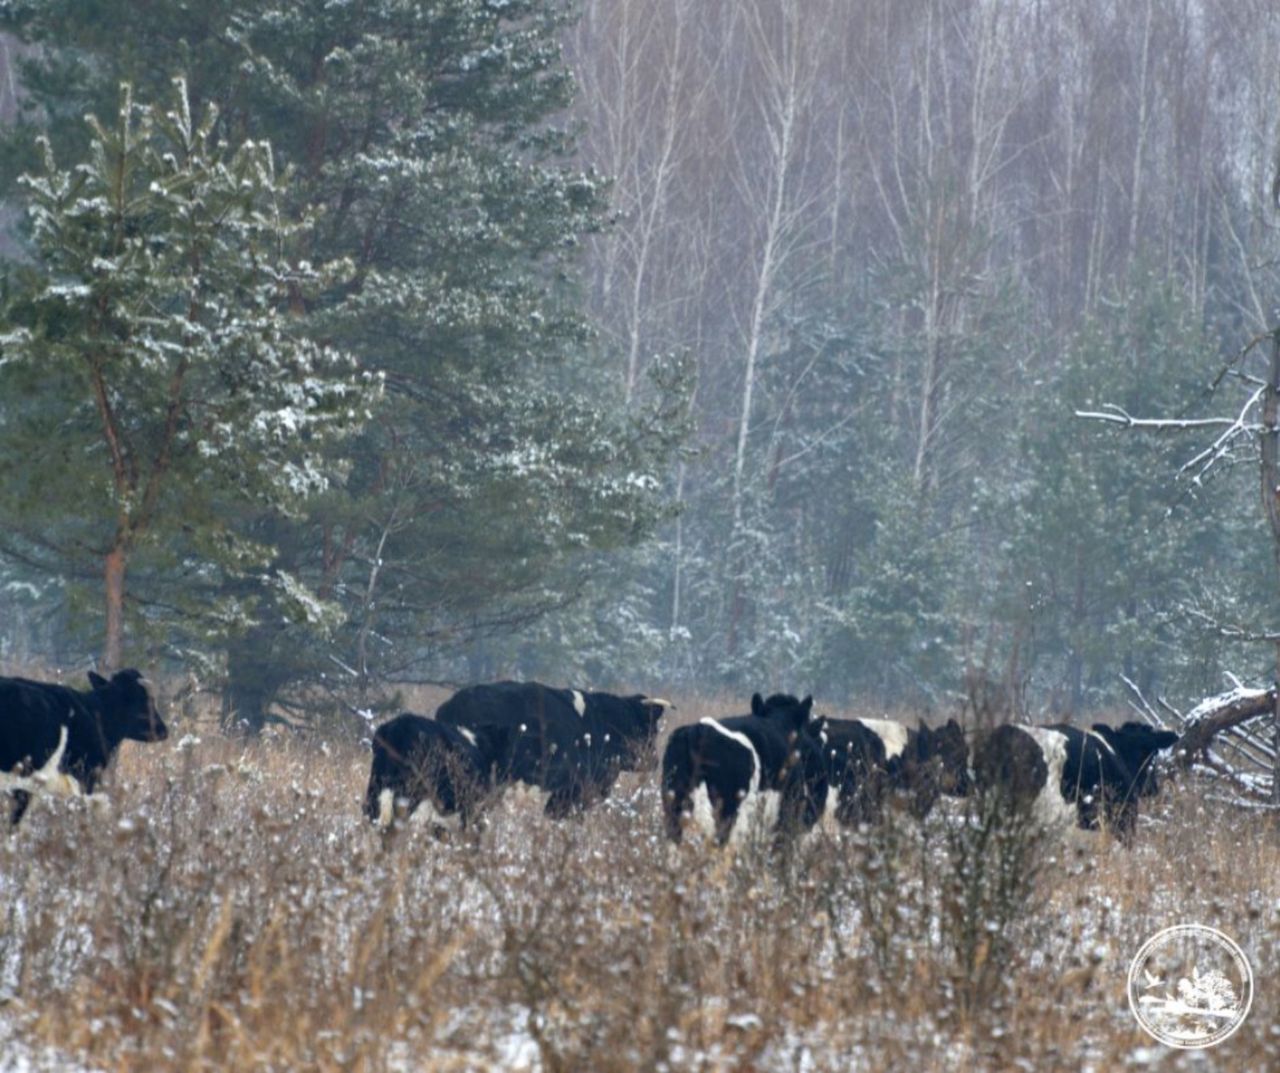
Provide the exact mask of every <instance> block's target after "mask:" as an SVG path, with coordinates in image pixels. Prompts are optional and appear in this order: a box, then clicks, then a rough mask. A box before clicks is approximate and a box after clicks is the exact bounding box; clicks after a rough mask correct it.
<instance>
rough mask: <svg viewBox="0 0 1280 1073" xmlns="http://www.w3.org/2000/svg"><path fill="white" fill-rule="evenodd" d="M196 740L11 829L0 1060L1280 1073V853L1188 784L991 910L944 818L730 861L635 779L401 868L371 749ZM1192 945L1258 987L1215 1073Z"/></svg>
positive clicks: (693, 709)
mask: <svg viewBox="0 0 1280 1073" xmlns="http://www.w3.org/2000/svg"><path fill="white" fill-rule="evenodd" d="M407 706H409V705H407ZM738 707H739V705H738V704H736V703H732V702H730V701H725V703H724V706H723V707H720V706H717V704H716V703H715V702H714V701H712V702H704V701H692V702H691V701H689V700H687V699H686V701H685V702H683V703H681V704H680V713H681V717H682V718H683V719H688V718H692V717H694V716H695V715H700V714H712V713H715V712H726V711H733V710H736V709H738ZM428 710H429V709H428ZM174 729H175V734H174V737H173V739H171V741H170V742H169V743H168V744H166V745H163V746H147V747H141V746H137V745H135V744H133V743H128V744H126V746H125V748H124V750H123V753H122V756H121V763H120V767H119V769H118V771H117V772H116V774H115V776H114V778H113V779H112V786H111V800H112V805H111V809H110V811H109V812H107V813H102V812H100V811H98V810H94V809H90V808H88V807H85V806H84V805H82V804H79V803H77V802H68V803H59V804H45V805H43V806H41V807H33V809H32V812H31V814H30V817H29V819H28V821H27V822H25V823H24V824H23V825H22V826H21V827H20V828H19V829H18V831H17V832H16V833H13V834H11V835H8V836H6V837H2V838H0V907H2V910H0V912H2V914H3V915H2V916H0V1069H4V1068H5V1060H4V1058H3V1055H4V1052H5V1048H6V1046H7V1045H12V1044H13V1043H14V1042H15V1041H18V1042H21V1044H22V1045H23V1046H24V1048H25V1051H24V1053H27V1054H36V1055H38V1054H39V1053H40V1052H41V1050H42V1049H43V1048H44V1047H52V1048H55V1049H56V1051H57V1053H58V1054H60V1055H61V1056H62V1059H61V1060H62V1061H69V1062H74V1063H76V1064H78V1065H79V1066H83V1067H85V1068H93V1069H99V1068H101V1069H106V1070H120V1071H132V1070H137V1071H144V1070H145V1071H148V1073H168V1071H171V1070H172V1071H177V1070H185V1071H200V1070H236V1071H237V1073H248V1071H259V1070H261V1071H267V1070H299V1071H305V1070H316V1071H337V1070H354V1071H360V1073H382V1071H386V1073H393V1071H394V1073H401V1071H403V1073H408V1071H414V1073H417V1071H420V1070H421V1071H428V1070H431V1071H434V1070H452V1069H486V1068H492V1069H516V1068H540V1069H543V1070H548V1071H557V1070H564V1071H587V1070H590V1071H598V1073H610V1071H614V1070H618V1071H621V1070H739V1069H770V1070H774V1069H779V1070H782V1069H796V1070H800V1069H803V1070H815V1071H816V1070H840V1071H850V1070H857V1071H861V1070H867V1071H881V1070H885V1071H888V1070H905V1069H909V1070H911V1071H912V1073H928V1071H932V1070H939V1071H942V1070H960V1069H963V1070H993V1071H994V1070H999V1071H1003V1070H1017V1069H1027V1070H1035V1071H1038V1073H1053V1071H1058V1070H1062V1071H1064V1073H1065V1071H1070V1073H1077V1071H1079V1070H1082V1069H1095V1070H1099V1071H1101V1070H1111V1069H1124V1068H1132V1067H1141V1066H1143V1065H1146V1064H1148V1063H1149V1064H1152V1065H1154V1066H1155V1067H1156V1068H1160V1069H1169V1070H1175V1069H1184V1068H1186V1069H1189V1068H1192V1067H1193V1066H1194V1067H1195V1068H1197V1069H1224V1070H1226V1069H1230V1070H1233V1071H1258V1073H1263V1071H1268V1070H1275V1069H1277V1068H1280V1030H1278V1029H1277V1028H1276V1027H1275V1026H1276V1025H1277V1022H1278V1021H1280V1016H1278V1015H1280V1000H1278V999H1277V993H1278V992H1277V984H1278V983H1280V980H1278V979H1277V976H1278V975H1280V974H1278V973H1277V966H1278V965H1280V890H1278V887H1280V883H1278V881H1280V838H1278V837H1277V835H1278V833H1280V832H1278V831H1277V829H1276V827H1275V825H1274V824H1273V823H1272V822H1271V821H1270V820H1268V819H1266V818H1262V817H1256V816H1252V815H1242V814H1240V813H1237V812H1231V811H1224V810H1223V809H1222V808H1219V807H1217V806H1211V805H1205V804H1203V803H1201V801H1200V800H1199V797H1198V792H1197V788H1196V787H1194V786H1191V785H1183V786H1179V787H1174V788H1173V789H1172V790H1171V791H1170V792H1169V793H1168V794H1166V796H1165V797H1163V798H1162V799H1161V800H1160V802H1159V803H1158V807H1157V808H1155V809H1149V810H1148V813H1149V815H1148V816H1147V817H1145V818H1144V820H1143V821H1142V826H1141V829H1140V830H1141V838H1140V842H1139V844H1138V846H1137V848H1135V849H1134V850H1132V851H1126V850H1124V849H1122V848H1120V847H1118V846H1112V845H1110V844H1108V843H1107V842H1105V841H1101V840H1097V839H1094V840H1092V841H1090V842H1088V843H1087V844H1086V845H1085V846H1084V848H1080V847H1079V846H1078V845H1077V844H1075V843H1067V844H1058V843H1055V842H1052V841H1045V842H1039V843H1035V844H1034V845H1032V846H1031V849H1032V850H1033V852H1032V854H1031V855H1030V857H1029V858H1025V859H1023V858H1019V859H1023V860H1025V861H1026V862H1029V863H1026V866H1025V873H1026V878H1027V882H1026V884H1025V885H1024V886H1023V888H1022V889H1019V890H1016V891H1013V892H1012V893H1006V894H1005V895H999V894H990V893H988V894H986V895H982V897H981V898H979V900H978V901H977V902H976V903H974V905H972V906H970V907H969V911H968V912H967V913H966V912H965V911H964V906H963V905H962V904H961V901H960V900H958V899H959V888H958V886H957V884H956V882H955V880H954V876H955V875H956V874H957V867H958V865H957V862H959V861H967V864H966V867H976V868H977V869H978V874H977V887H976V888H975V889H980V890H987V889H988V888H984V887H982V883H983V882H986V879H984V876H986V877H987V878H989V877H990V876H991V875H993V874H994V873H993V871H992V869H993V867H994V865H993V863H992V862H993V861H994V857H993V856H990V855H991V854H994V853H995V851H991V850H986V851H984V855H982V856H979V857H977V858H975V857H974V856H973V854H972V853H971V852H970V850H971V847H970V849H969V850H967V849H966V848H965V847H964V846H960V847H957V846H956V845H954V844H953V840H952V839H950V837H949V835H948V831H949V830H952V829H953V828H949V827H948V825H947V823H946V821H945V818H944V817H942V816H941V815H939V816H938V818H937V819H936V821H934V822H932V823H931V824H929V825H928V826H927V827H926V829H925V830H924V831H923V832H922V831H921V830H920V829H919V828H918V827H917V826H916V825H914V824H911V823H910V822H908V821H905V820H903V821H899V820H896V819H895V820H894V821H893V822H891V823H889V824H888V825H886V827H885V828H883V829H881V830H878V831H875V832H870V833H863V834H848V833H845V834H841V835H839V836H837V837H834V838H830V837H826V836H822V837H819V838H816V839H814V840H813V841H812V842H811V843H809V844H808V845H806V846H805V847H803V848H802V849H800V850H799V851H798V852H796V853H795V854H794V855H793V856H792V858H791V859H789V860H784V861H777V860H769V859H766V858H764V857H763V856H756V855H752V854H749V853H743V854H741V855H740V856H739V857H738V858H736V859H731V858H728V857H724V856H717V855H713V854H709V853H705V852H702V853H700V852H698V851H697V850H696V849H694V848H691V847H684V848H682V849H681V850H680V851H679V852H675V851H672V850H670V849H669V848H668V847H667V846H666V844H665V843H664V842H663V841H662V840H661V834H660V821H659V814H658V813H659V809H658V801H657V793H656V788H655V780H654V779H653V778H652V777H650V778H647V779H641V778H635V777H628V778H627V779H625V780H624V782H623V785H622V786H621V787H620V792H619V794H618V795H617V797H616V799H615V800H613V801H611V802H609V803H608V804H607V805H606V806H604V807H602V808H600V809H597V810H595V811H594V812H592V813H590V814H588V815H587V816H586V817H585V818H583V819H582V820H580V821H574V822H566V823H561V824H553V823H551V822H549V821H547V820H545V819H544V818H543V817H542V816H541V815H539V814H538V813H536V812H534V811H532V810H530V809H529V808H528V807H527V806H526V805H525V804H523V803H517V802H515V801H511V800H509V801H507V802H505V803H504V804H503V805H502V806H501V807H500V808H499V809H498V810H497V812H496V813H495V814H494V815H493V816H492V817H491V818H490V822H489V824H488V826H487V828H486V829H485V830H484V831H483V832H481V833H480V835H479V837H478V839H476V840H474V841H470V840H463V841H459V842H455V843H452V844H447V843H440V842H436V841H433V840H431V839H429V838H427V837H426V836H425V835H424V834H421V833H419V832H413V831H410V832H405V833H404V834H402V835H400V836H398V838H397V840H396V843H395V844H394V845H392V846H390V847H384V845H383V844H382V842H381V841H380V839H379V838H378V837H377V836H376V835H375V834H374V833H373V832H372V831H371V830H369V829H368V828H367V827H366V825H365V824H364V823H363V822H362V818H361V816H360V812H359V807H360V799H361V796H362V793H363V789H364V781H365V778H366V777H367V773H368V755H367V753H366V752H365V751H364V750H362V749H361V748H359V747H357V746H354V745H343V746H327V747H323V748H322V747H320V746H317V745H314V744H309V743H306V742H303V741H298V740H292V741H291V740H283V739H278V740H275V741H264V742H258V743H253V744H250V745H248V746H245V745H242V744H238V743H231V742H228V741H226V740H223V739H221V738H219V737H217V736H216V735H214V734H210V733H207V732H205V733H202V738H203V740H201V741H200V742H199V743H194V742H192V741H188V742H186V743H184V744H182V745H179V740H180V739H181V738H182V737H183V735H184V733H186V732H187V730H189V729H190V727H182V726H178V727H175V728H174ZM966 852H969V853H970V856H969V857H967V858H966V857H965V854H966ZM984 869H985V872H984ZM989 889H990V890H994V889H995V888H994V887H992V888H989ZM983 899H985V900H983ZM988 921H991V922H993V930H987V931H986V934H988V935H990V936H992V941H988V940H986V939H984V938H983V934H984V929H986V928H987V923H988ZM1181 921H1198V922H1202V923H1206V924H1212V925H1214V926H1217V927H1219V928H1221V929H1223V930H1224V931H1226V932H1227V933H1229V934H1231V935H1233V936H1235V937H1236V938H1237V940H1239V941H1240V942H1241V944H1242V945H1243V946H1244V948H1245V950H1246V953H1247V954H1248V956H1249V958H1250V960H1251V962H1252V964H1253V968H1254V972H1255V976H1256V999H1255V1003H1254V1007H1253V1011H1252V1013H1251V1015H1250V1017H1249V1020H1248V1021H1247V1022H1246V1024H1245V1025H1244V1026H1243V1027H1242V1028H1241V1029H1240V1031H1239V1032H1237V1033H1236V1035H1235V1036H1233V1037H1232V1038H1231V1039H1229V1040H1227V1041H1226V1042H1224V1043H1223V1044H1221V1045H1220V1046H1218V1047H1217V1048H1215V1049H1214V1050H1213V1051H1211V1052H1208V1056H1207V1062H1202V1061H1197V1060H1196V1058H1195V1057H1194V1056H1188V1055H1184V1054H1181V1053H1178V1052H1173V1051H1167V1050H1165V1049H1164V1048H1162V1047H1161V1046H1160V1045H1158V1044H1156V1043H1154V1042H1153V1041H1151V1040H1149V1039H1148V1038H1147V1037H1146V1036H1145V1035H1144V1034H1143V1033H1142V1032H1141V1030H1140V1029H1139V1028H1138V1027H1137V1025H1136V1024H1135V1023H1134V1021H1133V1019H1132V1018H1131V1016H1130V1014H1129V1010H1128V1006H1127V1001H1126V998H1125V976H1126V972H1127V969H1128V964H1129V960H1130V958H1131V957H1132V955H1133V954H1134V953H1136V951H1137V949H1138V947H1139V946H1140V945H1141V943H1142V941H1143V940H1144V939H1145V938H1146V937H1147V936H1148V935H1150V934H1151V933H1153V932H1154V931H1156V930H1158V929H1159V928H1160V927H1163V926H1165V925H1167V924H1171V923H1176V922H1181ZM995 938H998V939H999V940H1000V942H996V941H994V939H995ZM1002 943H1003V946H1002V945H1001V944H1002ZM1002 950H1003V953H1002V952H1001V951H1002ZM993 966H994V968H993ZM18 1068H21V1066H19V1067H18ZM51 1068H53V1067H51ZM59 1068H65V1067H59Z"/></svg>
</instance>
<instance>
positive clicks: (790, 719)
mask: <svg viewBox="0 0 1280 1073" xmlns="http://www.w3.org/2000/svg"><path fill="white" fill-rule="evenodd" d="M751 714H752V715H756V716H759V717H761V718H762V719H772V720H773V721H775V722H777V723H780V724H782V725H783V726H785V727H786V728H787V729H788V730H790V731H793V732H795V733H797V734H798V733H799V732H800V731H802V730H804V729H805V727H806V726H807V725H808V724H809V717H810V716H811V715H812V714H813V697H811V696H810V697H805V698H804V700H797V699H796V698H795V697H793V696H792V695H791V694H790V693H774V694H773V695H772V696H771V697H769V699H768V700H766V699H765V698H763V697H762V696H760V694H759V693H753V694H751Z"/></svg>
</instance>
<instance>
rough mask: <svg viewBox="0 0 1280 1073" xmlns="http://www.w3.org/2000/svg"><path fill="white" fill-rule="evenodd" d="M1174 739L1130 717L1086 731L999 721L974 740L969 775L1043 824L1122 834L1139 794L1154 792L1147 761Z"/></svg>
mask: <svg viewBox="0 0 1280 1073" xmlns="http://www.w3.org/2000/svg"><path fill="white" fill-rule="evenodd" d="M1177 741H1178V735H1177V734H1175V733H1173V732H1172V731H1170V730H1156V729H1154V728H1152V727H1150V726H1147V725H1146V724H1145V723H1136V722H1134V723H1125V724H1123V725H1122V726H1120V727H1109V726H1106V725H1105V724H1103V723H1095V724H1094V725H1093V727H1092V728H1091V729H1088V730H1086V729H1083V728H1081V727H1073V726H1068V725H1066V724H1065V723H1055V724H1053V725H1051V726H1042V727H1027V726H1012V725H1005V726H999V727H995V728H994V729H992V730H990V731H988V732H987V733H985V734H984V735H983V736H982V737H981V738H980V739H979V741H978V744H977V746H976V748H975V750H974V778H975V781H976V783H977V785H978V788H979V789H980V790H984V791H989V790H998V791H999V792H1002V793H1004V794H1007V795H1008V796H1009V798H1010V801H1011V803H1012V804H1013V805H1014V806H1015V807H1020V808H1029V809H1030V810H1031V814H1032V816H1033V817H1034V818H1035V819H1036V820H1037V821H1038V822H1040V823H1042V824H1044V825H1046V826H1057V827H1063V826H1074V827H1081V828H1084V829H1086V830H1096V829H1097V828H1098V827H1099V826H1101V825H1102V824H1103V823H1105V824H1106V825H1107V826H1108V827H1109V828H1110V829H1111V830H1113V831H1115V832H1116V834H1117V835H1118V836H1119V837H1121V838H1122V839H1127V838H1128V837H1129V836H1130V835H1131V834H1132V832H1133V827H1134V823H1135V821H1136V818H1137V810H1138V798H1140V797H1151V796H1153V795H1154V794H1156V793H1157V791H1158V790H1159V783H1158V781H1157V778H1156V772H1155V768H1154V765H1153V763H1152V761H1153V760H1154V759H1155V756H1156V754H1157V753H1159V752H1160V751H1161V750H1163V749H1169V748H1171V747H1172V746H1173V745H1175V744H1176V743H1177Z"/></svg>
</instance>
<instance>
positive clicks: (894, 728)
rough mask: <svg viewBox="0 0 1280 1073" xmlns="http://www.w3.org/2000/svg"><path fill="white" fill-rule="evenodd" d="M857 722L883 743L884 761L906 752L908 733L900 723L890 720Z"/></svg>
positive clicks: (861, 720)
mask: <svg viewBox="0 0 1280 1073" xmlns="http://www.w3.org/2000/svg"><path fill="white" fill-rule="evenodd" d="M857 721H858V722H859V723H861V724H862V725H863V726H864V727H866V728H867V729H868V730H869V731H871V733H873V734H875V735H876V737H878V738H879V739H880V740H881V741H882V742H884V758H885V759H886V760H892V759H894V758H895V757H898V756H901V755H902V754H903V752H904V751H905V750H906V748H907V736H908V734H909V733H910V731H908V730H907V728H906V727H905V726H903V725H902V724H901V723H895V722H894V721H893V720H892V719H859V720H857Z"/></svg>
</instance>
